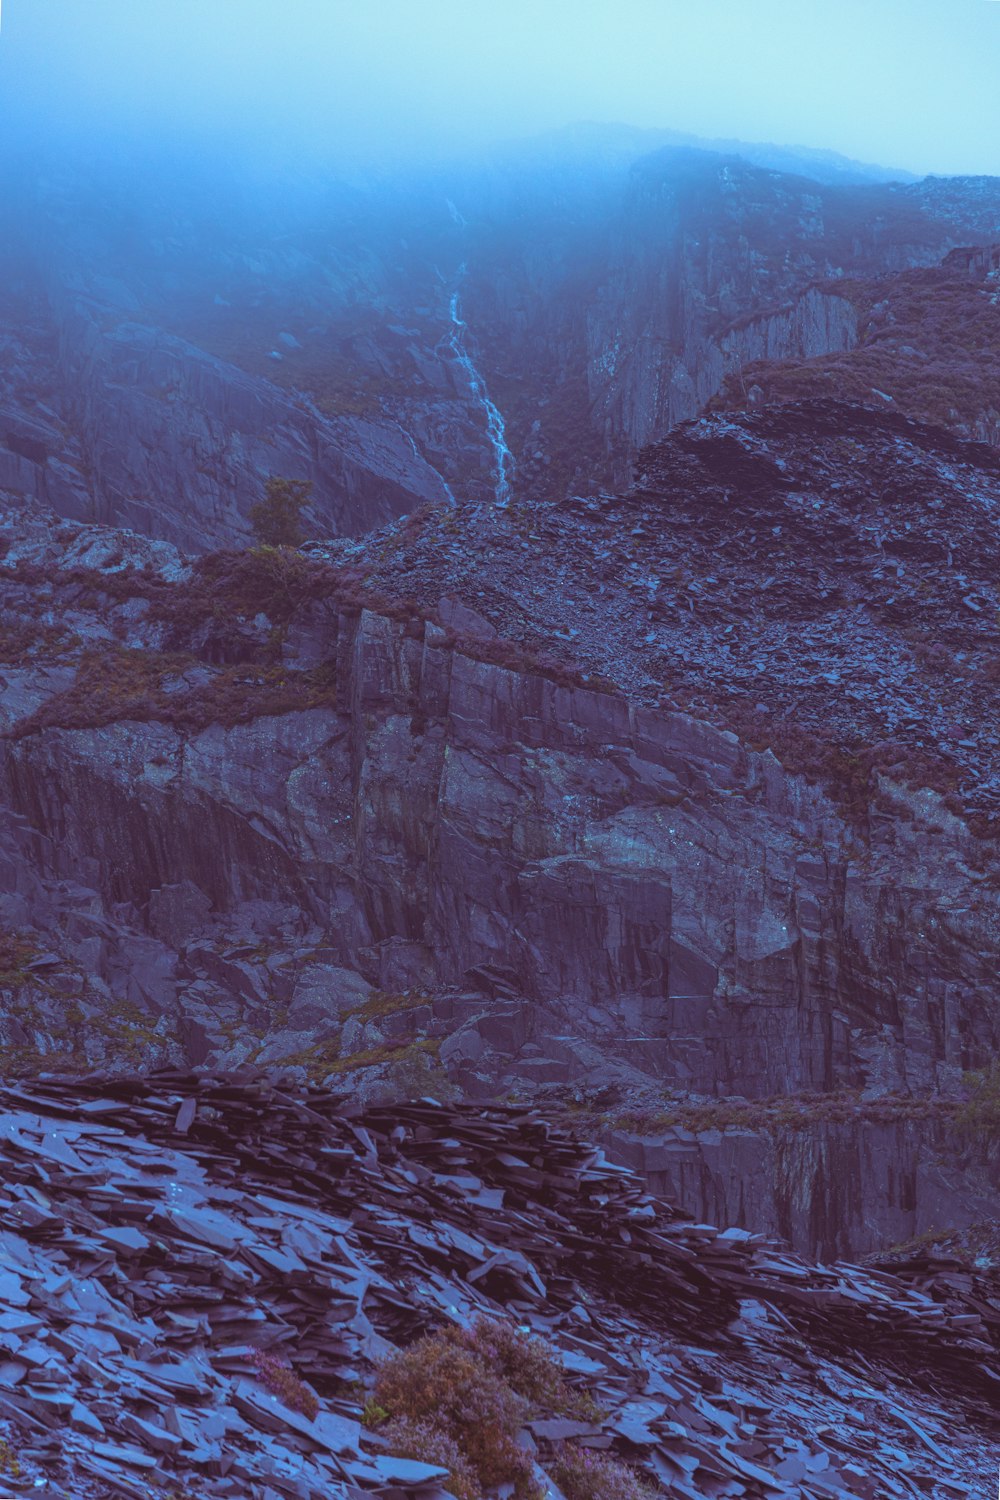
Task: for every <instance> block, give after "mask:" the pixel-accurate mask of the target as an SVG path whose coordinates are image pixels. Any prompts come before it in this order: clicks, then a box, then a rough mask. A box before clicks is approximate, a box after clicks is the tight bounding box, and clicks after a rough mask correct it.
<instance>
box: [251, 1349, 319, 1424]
mask: <svg viewBox="0 0 1000 1500" xmlns="http://www.w3.org/2000/svg"><path fill="white" fill-rule="evenodd" d="M253 1364H254V1369H255V1370H256V1372H257V1378H258V1380H259V1381H260V1383H261V1385H263V1386H266V1387H267V1389H268V1390H269V1391H270V1392H271V1394H272V1395H273V1396H277V1398H278V1400H279V1401H282V1402H284V1404H285V1406H287V1407H290V1408H291V1410H292V1411H297V1412H301V1414H302V1415H303V1416H304V1417H308V1419H309V1421H310V1422H314V1421H315V1420H316V1418H317V1417H318V1416H319V1401H318V1400H317V1399H316V1396H315V1394H314V1392H313V1391H311V1390H310V1389H309V1387H308V1386H307V1385H304V1384H303V1383H302V1381H301V1380H300V1379H299V1377H298V1376H297V1375H296V1374H295V1372H294V1370H293V1369H292V1367H291V1365H289V1364H287V1363H286V1362H285V1361H284V1360H283V1359H279V1358H278V1356H277V1355H276V1354H271V1353H270V1352H269V1351H268V1350H266V1349H257V1350H255V1352H254V1356H253Z"/></svg>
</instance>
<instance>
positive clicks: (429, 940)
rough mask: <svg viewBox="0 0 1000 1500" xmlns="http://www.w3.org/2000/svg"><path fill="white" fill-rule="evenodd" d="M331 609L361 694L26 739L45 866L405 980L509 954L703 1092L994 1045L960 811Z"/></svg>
mask: <svg viewBox="0 0 1000 1500" xmlns="http://www.w3.org/2000/svg"><path fill="white" fill-rule="evenodd" d="M326 630H327V640H326V649H328V652H329V654H330V655H331V656H335V658H336V663H337V677H338V683H339V693H340V698H341V704H342V707H341V710H340V711H339V712H334V711H330V710H325V709H314V710H310V711H307V712H302V713H297V714H287V715H284V716H281V717H275V718H263V719H258V720H256V721H254V722H252V723H250V724H246V725H238V726H236V727H234V728H231V729H225V728H222V727H220V726H215V727H212V728H210V729H208V730H205V731H203V732H201V733H196V734H192V735H190V736H185V735H183V734H182V733H181V732H179V731H178V730H176V729H173V728H171V727H170V726H168V725H165V724H157V723H150V724H135V723H121V724H115V725H112V726H107V727H105V728H102V729H97V730H73V731H69V730H47V731H44V732H42V733H37V734H33V735H29V736H27V737H25V738H22V739H20V740H15V741H12V742H8V743H7V744H6V745H5V747H4V756H3V772H2V774H3V787H4V794H5V798H6V800H7V801H8V804H9V806H10V807H11V808H12V809H13V811H14V812H15V813H17V814H19V815H21V816H23V817H24V818H26V819H27V820H28V822H29V823H30V824H31V825H32V826H33V827H35V828H37V829H38V830H40V831H41V832H42V833H43V834H44V835H45V836H46V838H47V839H48V840H50V841H51V842H49V843H48V844H46V845H45V850H46V854H45V863H46V865H47V866H48V868H47V869H46V871H45V873H46V874H52V875H59V876H62V877H63V878H68V877H71V876H72V877H74V878H79V877H80V875H81V872H84V871H86V872H89V875H88V878H89V879H91V880H92V881H93V883H94V884H95V885H96V886H98V887H99V889H100V890H101V892H102V895H103V898H104V901H105V902H106V903H108V904H109V906H110V905H113V904H114V903H123V902H126V903H131V905H132V906H133V907H134V908H135V910H136V911H137V912H138V913H139V914H143V913H145V914H146V917H145V919H146V920H148V913H149V911H150V902H151V901H153V900H154V897H155V893H156V892H157V891H160V890H162V889H164V888H168V887H174V886H177V885H178V884H184V883H187V884H188V885H189V886H190V887H191V888H195V889H197V890H200V891H201V892H202V893H203V894H204V897H205V898H207V901H208V902H210V903H211V904H212V906H213V907H214V908H215V909H217V910H221V911H225V910H228V909H233V908H235V907H236V906H238V905H239V904H240V903H245V902H248V901H260V902H265V903H267V902H270V903H272V904H276V905H281V904H290V905H291V906H293V907H295V908H297V909H299V910H301V911H302V912H303V913H304V914H306V915H307V916H308V920H309V921H311V922H314V923H319V924H320V925H321V926H322V927H323V928H324V929H325V930H326V932H327V934H328V936H327V939H326V941H327V942H328V943H329V945H330V947H331V949H332V951H333V952H334V953H335V954H336V960H335V961H337V962H340V963H343V964H346V965H347V966H349V967H355V966H357V965H358V964H359V963H360V964H361V966H362V967H363V966H364V964H366V963H367V964H368V966H369V969H370V972H369V974H368V977H369V979H370V980H371V981H372V982H379V983H383V984H389V985H390V986H391V985H393V984H394V985H396V986H400V985H403V986H405V985H406V984H409V983H412V982H420V981H422V982H424V983H426V984H427V985H431V986H433V985H442V984H444V985H449V984H450V985H461V984H463V983H467V977H466V976H467V975H468V972H469V971H470V970H471V969H474V968H476V967H477V966H482V965H489V966H493V967H494V968H496V969H498V970H500V971H503V972H504V973H506V974H507V975H508V976H509V982H510V983H511V984H512V985H513V987H514V989H515V991H516V992H517V993H519V994H521V995H523V996H524V997H526V1001H527V1002H528V1003H531V1002H537V1003H539V1004H544V1005H546V1006H549V1007H554V1008H555V1010H556V1011H557V1012H558V1013H560V1014H562V1015H563V1016H564V1018H565V1023H566V1029H567V1030H568V1031H571V1032H573V1033H574V1034H576V1035H579V1036H586V1035H588V1034H590V1035H593V1036H595V1037H597V1038H599V1039H600V1040H601V1041H602V1044H606V1045H607V1047H608V1049H609V1050H610V1051H611V1052H613V1053H615V1054H616V1055H618V1056H619V1057H620V1058H622V1059H624V1060H626V1061H632V1062H634V1063H636V1064H637V1065H639V1066H641V1067H642V1068H643V1069H644V1070H647V1071H650V1072H652V1073H654V1074H656V1075H658V1076H659V1077H661V1078H663V1079H665V1080H669V1081H670V1082H672V1083H675V1084H678V1085H682V1086H685V1087H689V1088H691V1089H694V1090H697V1091H699V1092H702V1093H710V1094H711V1093H715V1094H727V1093H733V1092H739V1093H752V1094H755V1095H759V1096H766V1095H770V1094H775V1093H794V1092H798V1091H800V1090H812V1089H818V1090H829V1089H834V1088H839V1087H858V1088H870V1089H874V1090H876V1091H878V1090H880V1089H886V1088H892V1089H898V1090H901V1091H906V1090H917V1091H921V1090H927V1089H933V1088H935V1087H938V1086H947V1085H949V1084H953V1083H954V1082H955V1081H956V1080H957V1078H958V1076H959V1075H960V1073H961V1072H962V1070H963V1069H967V1068H971V1067H976V1066H981V1065H982V1064H983V1063H984V1062H985V1061H987V1060H988V1059H989V1057H990V1056H992V1055H993V1052H994V1051H995V1048H996V1045H997V1040H998V1039H997V1030H996V1015H997V1008H996V1000H995V996H996V978H995V969H994V965H993V960H992V954H993V953H994V952H995V948H996V933H995V926H996V914H995V910H994V908H993V906H992V903H988V902H983V901H981V900H980V899H979V898H978V897H977V895H976V892H975V889H974V883H973V881H972V877H971V876H970V872H969V870H968V869H967V868H966V867H965V865H964V864H963V858H962V856H963V839H965V838H966V837H967V836H966V835H965V834H964V831H963V829H962V827H961V825H960V824H959V823H958V822H957V820H954V819H950V818H949V817H948V815H947V814H942V822H941V824H940V831H939V834H938V837H937V838H936V839H935V840H931V841H928V839H927V836H926V833H919V834H918V833H916V832H913V831H911V829H912V825H908V824H906V823H905V822H900V823H899V824H891V823H890V824H889V825H888V826H886V827H883V828H882V830H881V831H878V832H876V833H874V834H873V835H872V836H871V837H869V838H868V839H867V840H864V839H861V838H860V837H859V834H858V831H857V829H855V828H852V827H851V826H849V825H847V824H846V823H845V822H844V821H843V819H842V817H841V816H840V814H839V813H838V812H837V810H836V808H835V807H834V805H833V804H832V803H831V802H830V801H829V800H828V799H827V797H826V796H825V795H824V794H823V793H822V792H821V791H820V790H818V789H817V788H816V787H814V786H811V785H809V784H807V783H805V782H804V781H802V780H801V779H799V778H796V777H793V776H790V775H788V774H787V773H786V772H784V771H783V770H782V768H781V766H780V765H779V763H778V762H777V761H776V760H775V759H774V758H773V756H772V755H770V753H769V752H765V753H762V754H758V753H755V752H749V751H746V750H744V749H743V748H742V747H741V746H740V745H739V743H738V742H737V740H736V739H735V737H734V736H732V735H731V734H728V733H726V732H722V731H719V730H716V729H713V728H711V727H709V726H706V725H705V724H703V723H699V722H697V721H695V720H693V719H691V718H689V717H688V716H686V715H684V714H680V713H667V712H660V711H654V710H644V709H642V708H639V707H636V706H634V705H630V704H629V703H628V702H627V701H626V700H625V699H623V698H620V697H618V696H616V695H614V694H610V693H599V692H595V691H592V690H589V689H583V688H575V689H572V688H565V687H560V686H557V685H556V684H555V683H554V682H553V681H551V680H549V679H547V678H543V677H540V676H538V675H536V674H534V673H528V672H524V673H521V672H516V671H512V670H508V669H504V668H500V667H496V666H493V665H490V664H487V663H484V662H481V661H476V660H473V659H472V658H470V657H468V656H466V655H463V654H461V653H460V652H458V651H456V650H455V649H454V648H452V647H450V646H448V645H447V644H445V642H444V638H443V636H442V634H441V632H440V631H439V630H438V629H437V628H436V627H434V626H427V627H425V630H424V634H423V636H422V638H419V639H418V638H414V637H413V635H411V634H409V633H407V630H406V629H405V628H404V627H403V626H402V625H399V624H396V623H395V622H392V621H390V620H387V619H385V618H384V617H381V616H378V615H374V614H371V613H367V612H366V613H364V614H362V616H361V617H360V620H352V619H350V618H348V617H344V616H342V617H340V619H339V620H338V619H337V618H336V616H335V615H332V614H331V616H330V617H329V619H328V620H327V623H326ZM920 795H921V796H923V797H925V798H926V797H928V796H930V794H920ZM182 936H183V934H178V935H177V937H178V941H180V940H181V938H182ZM400 945H402V949H403V951H404V953H405V960H404V959H403V958H400V957H399V954H400ZM359 954H360V955H361V958H360V959H359ZM365 955H367V957H365ZM397 962H398V963H399V964H400V965H402V967H401V968H400V970H399V972H395V970H394V965H396V964H397ZM570 1071H572V1070H570Z"/></svg>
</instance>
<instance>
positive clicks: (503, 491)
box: [448, 266, 514, 505]
mask: <svg viewBox="0 0 1000 1500" xmlns="http://www.w3.org/2000/svg"><path fill="white" fill-rule="evenodd" d="M464 270H465V267H464V266H463V267H462V271H464ZM459 275H461V272H459ZM449 311H450V314H451V328H450V330H449V332H448V347H449V349H450V350H451V352H452V354H453V355H454V357H455V359H456V360H457V361H458V363H459V364H460V365H461V367H462V369H463V370H464V371H465V373H466V376H467V377H468V381H469V390H470V391H471V392H472V395H473V398H474V399H475V400H476V401H477V402H478V403H479V405H480V406H481V407H482V409H483V413H484V415H485V417H486V432H487V436H488V437H489V440H490V443H491V444H492V447H493V453H494V457H495V462H496V481H495V484H494V489H495V491H496V497H497V504H498V505H508V504H509V503H510V498H511V488H510V481H511V477H512V476H513V473H514V455H513V453H511V451H510V449H509V448H508V447H507V437H506V429H505V427H504V420H503V417H502V416H501V414H500V412H499V410H498V408H497V407H496V406H495V404H494V403H493V402H492V401H491V400H490V393H489V391H488V390H487V388H486V381H485V380H484V379H483V377H482V375H480V373H479V371H478V370H477V369H476V366H475V364H474V362H473V359H472V356H471V355H470V354H469V351H468V350H467V349H466V347H465V335H466V332H467V324H466V323H465V322H464V321H463V319H462V316H461V314H460V312H459V300H458V292H457V291H456V292H452V294H451V302H450V303H449Z"/></svg>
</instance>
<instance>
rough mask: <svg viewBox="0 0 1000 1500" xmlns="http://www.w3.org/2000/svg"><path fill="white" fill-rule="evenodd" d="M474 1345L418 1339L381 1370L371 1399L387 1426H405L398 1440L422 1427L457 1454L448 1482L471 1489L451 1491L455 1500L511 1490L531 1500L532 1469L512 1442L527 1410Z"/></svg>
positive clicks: (464, 1337) (455, 1339)
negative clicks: (383, 1412)
mask: <svg viewBox="0 0 1000 1500" xmlns="http://www.w3.org/2000/svg"><path fill="white" fill-rule="evenodd" d="M477 1338H478V1328H477V1330H475V1331H473V1332H472V1333H464V1332H462V1331H459V1330H451V1329H449V1330H447V1331H445V1332H443V1333H436V1334H429V1335H427V1336H425V1337H424V1338H421V1339H418V1340H417V1342H416V1343H415V1344H412V1345H411V1346H410V1347H409V1348H408V1349H403V1350H401V1351H400V1352H399V1353H398V1354H395V1355H393V1356H392V1358H391V1359H388V1360H387V1361H386V1362H385V1363H384V1364H383V1365H382V1366H381V1368H380V1370H379V1373H378V1378H377V1380H376V1383H375V1399H376V1401H377V1402H378V1404H379V1405H380V1406H383V1407H385V1409H386V1410H387V1411H388V1412H389V1414H390V1418H391V1421H392V1423H394V1424H395V1423H400V1422H405V1423H407V1424H409V1425H408V1426H407V1427H405V1428H404V1429H402V1430H403V1432H404V1435H405V1434H409V1435H410V1436H411V1437H412V1434H413V1432H414V1430H415V1429H419V1430H420V1431H424V1429H425V1428H428V1427H429V1428H432V1429H433V1431H434V1432H435V1433H436V1434H439V1435H441V1436H443V1437H444V1438H445V1439H447V1440H448V1441H449V1442H450V1443H452V1444H454V1445H455V1446H456V1447H457V1449H458V1451H459V1453H460V1455H461V1466H462V1472H460V1473H458V1474H456V1472H455V1471H454V1470H453V1469H451V1468H450V1466H449V1470H450V1473H451V1477H452V1481H453V1482H454V1484H455V1485H456V1486H458V1485H460V1484H463V1483H464V1484H465V1485H466V1486H468V1484H469V1482H470V1476H472V1488H471V1489H470V1488H468V1487H466V1488H465V1489H464V1491H460V1490H458V1489H457V1488H456V1493H457V1494H459V1495H460V1500H475V1497H477V1496H478V1495H479V1494H481V1493H482V1491H483V1490H486V1489H491V1488H492V1487H493V1486H494V1485H501V1484H509V1485H511V1486H512V1487H513V1493H514V1495H515V1496H516V1497H517V1500H535V1497H536V1496H537V1494H538V1487H537V1485H536V1483H535V1481H534V1469H533V1464H532V1461H531V1458H530V1456H529V1455H528V1454H527V1453H526V1452H525V1450H524V1449H523V1448H521V1447H520V1446H519V1444H518V1441H517V1435H518V1432H519V1430H520V1428H521V1426H522V1425H523V1423H524V1421H525V1419H526V1417H527V1416H528V1413H529V1402H528V1401H527V1400H526V1399H525V1397H523V1396H522V1395H520V1394H519V1393H518V1392H517V1391H516V1390H514V1388H513V1387H512V1386H511V1385H510V1384H508V1383H507V1381H506V1380H505V1379H504V1378H503V1376H502V1373H501V1372H500V1371H498V1370H497V1369H496V1368H494V1367H491V1365H490V1364H488V1363H487V1358H486V1351H485V1348H484V1347H477ZM397 1430H398V1429H397ZM386 1431H387V1432H389V1431H390V1429H389V1428H387V1429H386ZM425 1451H427V1450H425ZM465 1471H467V1473H466V1472H465Z"/></svg>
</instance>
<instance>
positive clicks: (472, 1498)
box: [380, 1417, 481, 1500]
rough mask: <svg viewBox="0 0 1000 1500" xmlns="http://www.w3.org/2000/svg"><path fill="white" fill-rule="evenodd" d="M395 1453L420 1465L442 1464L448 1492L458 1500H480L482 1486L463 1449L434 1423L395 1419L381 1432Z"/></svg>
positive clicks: (405, 1418) (402, 1418) (406, 1418)
mask: <svg viewBox="0 0 1000 1500" xmlns="http://www.w3.org/2000/svg"><path fill="white" fill-rule="evenodd" d="M380 1430H381V1432H382V1435H383V1436H384V1437H385V1438H386V1440H387V1441H388V1443H389V1446H390V1448H391V1449H392V1452H393V1453H398V1454H399V1456H400V1458H415V1459H416V1460H417V1462H418V1463H423V1464H440V1466H441V1468H443V1469H447V1470H448V1488H449V1489H450V1490H451V1492H452V1494H454V1495H455V1496H456V1500H479V1496H480V1492H481V1486H480V1483H479V1479H478V1477H477V1475H476V1471H475V1470H474V1469H473V1468H472V1466H471V1464H470V1463H469V1461H468V1459H467V1458H466V1457H465V1454H464V1453H463V1452H462V1449H461V1448H460V1447H459V1445H458V1443H457V1442H456V1441H455V1439H454V1438H453V1437H451V1436H450V1435H449V1434H448V1433H447V1432H445V1431H444V1429H443V1428H442V1427H440V1426H439V1425H438V1424H437V1423H436V1422H434V1421H414V1420H413V1419H412V1418H410V1417H395V1418H394V1419H393V1420H392V1421H391V1422H387V1423H386V1425H385V1426H384V1427H382V1428H381V1429H380Z"/></svg>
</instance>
